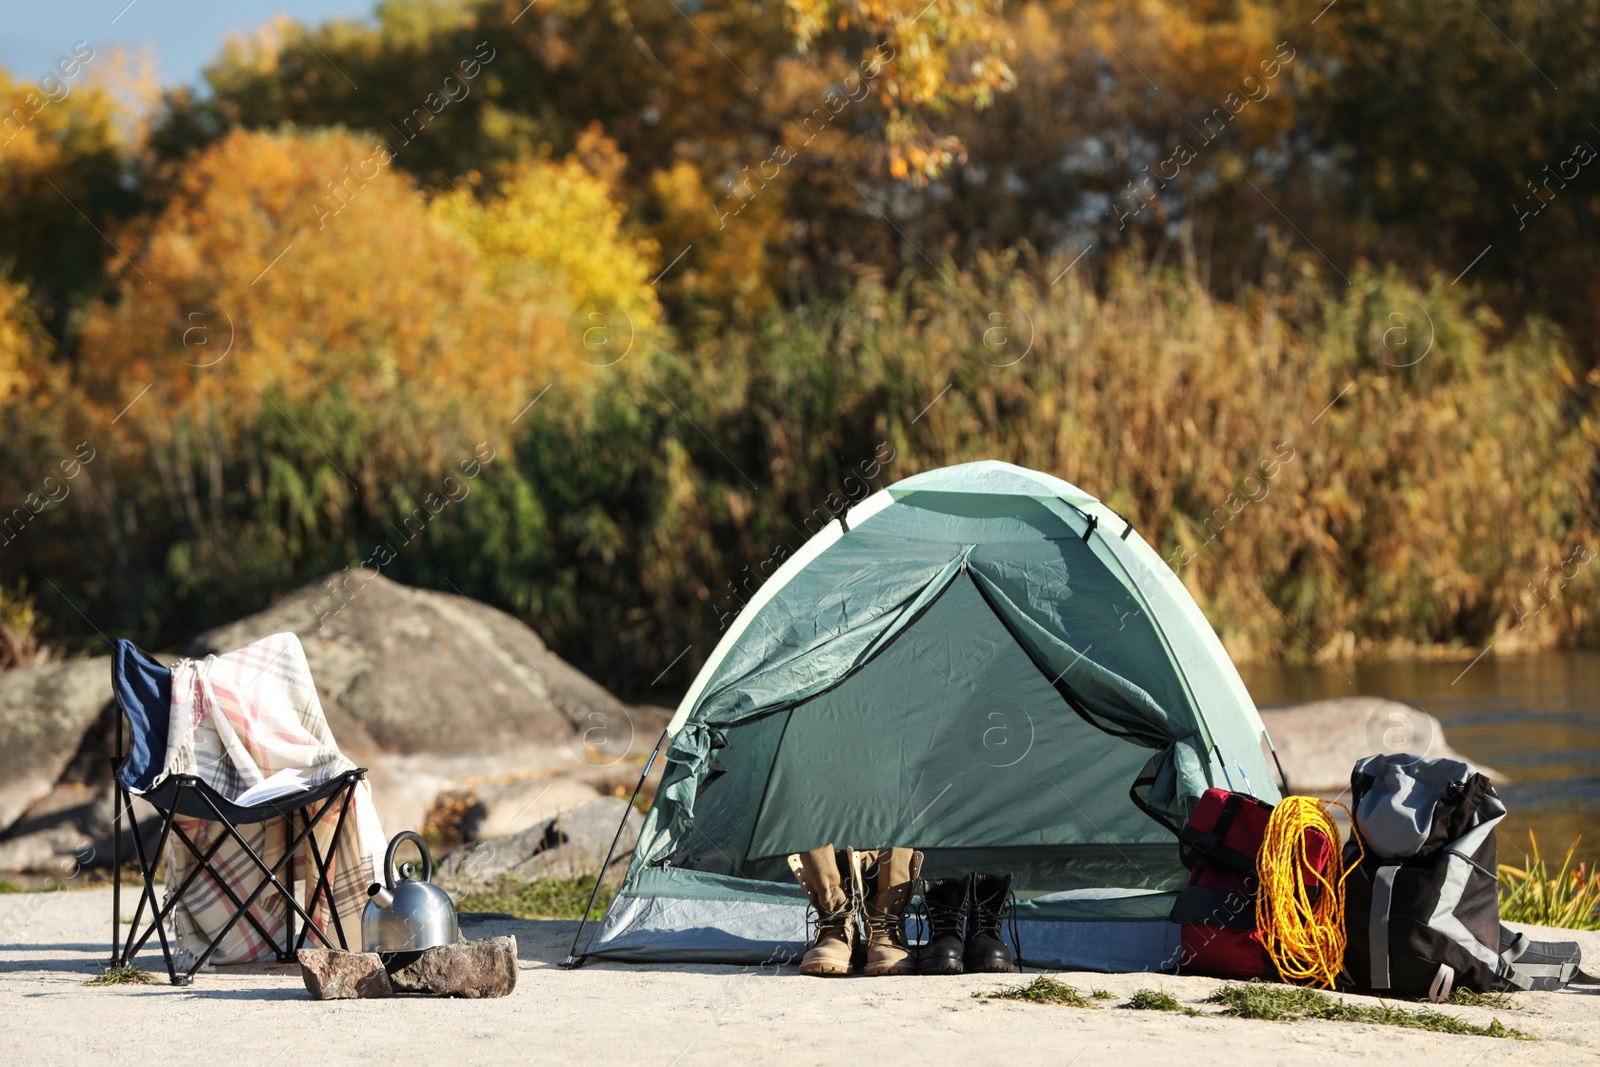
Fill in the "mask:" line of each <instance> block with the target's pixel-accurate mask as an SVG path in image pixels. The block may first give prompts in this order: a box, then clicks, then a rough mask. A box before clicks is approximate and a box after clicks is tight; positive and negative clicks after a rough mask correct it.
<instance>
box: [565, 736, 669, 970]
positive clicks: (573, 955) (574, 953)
mask: <svg viewBox="0 0 1600 1067" xmlns="http://www.w3.org/2000/svg"><path fill="white" fill-rule="evenodd" d="M666 740H667V731H666V730H662V731H661V736H660V737H658V738H656V747H655V748H653V749H651V750H650V758H649V759H647V760H645V761H644V770H642V771H640V772H639V784H638V785H636V786H634V787H633V796H631V797H629V798H628V808H627V811H624V812H623V813H622V821H621V822H619V823H618V824H617V832H616V835H615V836H614V837H612V838H611V847H610V848H608V849H606V858H605V862H604V863H602V864H600V873H599V874H596V875H595V876H594V891H593V892H591V893H590V894H589V906H588V907H586V908H584V909H583V919H582V920H581V921H580V922H579V923H578V932H577V933H575V934H573V935H572V948H571V949H569V950H568V952H567V961H566V962H565V963H563V964H562V965H561V966H563V967H565V968H569V969H570V968H576V967H580V966H582V965H583V959H584V957H580V956H579V955H578V940H579V938H581V937H583V928H584V927H585V926H586V925H588V923H589V914H590V913H591V912H593V911H594V902H595V901H596V900H597V899H598V898H599V896H600V886H601V885H602V884H603V883H604V882H605V880H606V870H607V868H609V867H610V866H611V857H612V856H613V855H614V854H615V853H616V851H617V842H618V841H621V840H622V831H623V830H625V829H627V826H628V812H631V811H632V810H633V806H634V804H636V803H638V800H639V794H640V793H641V792H643V791H644V780H645V779H646V778H648V777H650V768H651V767H653V766H655V762H656V756H657V754H659V753H660V752H661V746H662V745H663V744H664V743H665V742H666Z"/></svg>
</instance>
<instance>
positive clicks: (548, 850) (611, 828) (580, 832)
mask: <svg viewBox="0 0 1600 1067" xmlns="http://www.w3.org/2000/svg"><path fill="white" fill-rule="evenodd" d="M624 814H626V816H627V821H626V823H624V822H623V816H624ZM618 824H622V826H623V829H622V837H621V838H620V839H619V840H618V841H617V851H616V852H615V854H613V856H612V858H611V864H610V866H609V867H608V868H607V873H608V874H610V873H613V872H620V871H622V870H626V869H627V866H628V861H629V860H630V859H631V858H632V856H633V846H634V845H635V844H637V843H638V840H639V832H640V831H641V830H642V829H643V828H644V817H643V816H641V815H640V814H639V812H638V809H636V808H633V807H632V806H631V805H629V803H628V802H627V801H626V800H623V799H621V798H619V797H599V798H597V799H595V800H591V801H589V802H588V803H586V804H583V805H581V806H579V807H577V808H575V809H573V810H572V811H569V812H563V813H561V814H559V815H557V816H555V817H554V818H552V819H549V820H548V821H546V822H543V823H540V824H538V825H536V826H532V827H529V828H528V829H526V830H523V831H522V832H521V833H518V834H513V835H512V836H510V837H503V838H499V839H497V840H493V841H479V842H475V843H473V844H470V845H466V846H464V847H462V848H459V849H457V850H456V851H454V852H452V853H450V854H449V855H448V856H446V857H445V858H444V859H443V860H442V861H441V862H440V864H439V873H440V875H441V876H442V877H444V878H446V879H449V880H452V881H455V882H457V883H468V884H470V883H487V882H494V881H496V880H498V879H499V878H500V877H502V876H503V875H510V876H512V877H514V878H520V879H524V880H532V879H535V878H547V877H573V876H576V875H584V874H594V873H595V872H596V871H598V870H599V869H600V865H601V863H602V862H604V860H605V856H606V851H607V850H608V849H609V848H610V847H611V840H612V838H613V837H615V836H616V833H617V826H618Z"/></svg>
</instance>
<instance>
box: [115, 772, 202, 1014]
mask: <svg viewBox="0 0 1600 1067" xmlns="http://www.w3.org/2000/svg"><path fill="white" fill-rule="evenodd" d="M179 792H180V793H181V792H182V790H181V789H180V790H179ZM177 810H178V808H177V804H173V806H172V807H171V808H170V809H169V810H168V811H167V813H166V818H165V819H163V820H162V824H161V837H160V838H159V839H158V840H157V842H156V847H155V854H156V856H157V857H158V858H159V857H160V855H161V850H162V848H163V847H165V846H166V843H167V838H168V835H169V834H170V833H171V832H172V828H173V820H174V819H175V818H176V817H177ZM133 847H134V851H135V853H137V855H138V857H139V872H140V874H141V875H142V876H143V878H144V892H143V893H142V894H141V895H140V897H139V906H138V907H137V908H135V909H134V913H133V925H132V926H131V927H129V929H128V946H129V947H128V948H126V949H125V951H124V953H123V957H122V962H123V963H124V964H127V963H132V962H133V958H134V956H136V955H137V954H138V952H139V949H141V948H143V947H144V943H145V942H146V941H148V940H149V939H150V931H149V930H146V931H145V934H144V936H143V937H141V938H139V941H138V944H137V945H135V944H134V935H135V934H137V933H138V930H139V920H140V918H141V917H142V916H143V915H144V906H145V903H146V902H148V903H149V905H150V914H151V915H152V916H153V920H152V923H151V925H152V927H153V928H154V930H155V934H156V936H157V937H158V938H160V939H161V956H162V958H163V959H164V960H165V961H166V965H167V977H168V978H169V979H170V980H171V982H172V984H173V985H186V984H187V983H186V982H180V981H178V969H177V967H176V965H175V964H174V962H173V959H172V946H171V945H170V944H168V943H167V931H166V928H165V927H166V924H165V922H164V921H163V920H164V918H165V916H164V915H163V914H162V911H161V907H160V905H159V904H157V903H156V890H155V866H154V864H152V863H151V862H150V858H149V857H148V856H146V855H145V850H144V841H143V840H142V839H141V838H140V836H139V835H138V834H134V835H133Z"/></svg>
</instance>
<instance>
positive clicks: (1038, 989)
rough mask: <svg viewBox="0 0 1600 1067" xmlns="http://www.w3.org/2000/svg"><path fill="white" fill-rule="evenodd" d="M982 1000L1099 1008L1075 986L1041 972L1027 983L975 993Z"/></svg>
mask: <svg viewBox="0 0 1600 1067" xmlns="http://www.w3.org/2000/svg"><path fill="white" fill-rule="evenodd" d="M972 995H973V996H974V997H976V998H978V999H980V1000H1025V1001H1027V1002H1029V1003H1030V1004H1065V1005H1067V1006H1068V1007H1070V1008H1098V1007H1099V1006H1100V1005H1098V1004H1096V1003H1095V1002H1094V1000H1093V999H1091V998H1090V997H1086V996H1084V995H1083V994H1082V993H1081V992H1079V991H1078V989H1077V988H1076V987H1074V986H1069V985H1066V984H1065V983H1063V982H1058V981H1056V980H1055V979H1054V978H1051V977H1050V976H1049V975H1047V974H1041V975H1040V976H1039V977H1037V978H1035V979H1034V980H1033V981H1031V982H1029V983H1028V984H1027V985H1017V986H1007V987H1005V988H1004V989H997V990H995V991H993V992H991V993H974V994H972Z"/></svg>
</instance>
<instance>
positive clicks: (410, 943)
mask: <svg viewBox="0 0 1600 1067" xmlns="http://www.w3.org/2000/svg"><path fill="white" fill-rule="evenodd" d="M406 841H412V842H414V843H415V844H416V846H417V851H419V852H421V853H422V870H421V877H418V876H417V875H418V871H417V868H416V867H415V866H414V865H412V864H410V863H405V864H402V865H401V866H400V871H399V873H398V874H397V873H396V872H395V866H394V854H395V852H396V851H397V850H398V849H399V848H400V846H401V844H403V843H404V842H406ZM432 870H433V853H432V852H430V851H428V843H427V842H426V841H424V840H423V839H422V835H421V834H419V833H417V832H416V831H414V830H402V831H400V832H399V833H398V834H395V835H394V839H393V840H392V841H390V842H389V851H388V852H386V853H384V856H383V877H384V881H383V882H374V883H373V884H372V885H371V886H370V887H369V888H368V889H367V906H366V909H365V910H364V911H362V913H361V947H362V949H363V950H365V951H367V952H420V951H421V950H423V949H425V948H435V947H437V946H439V945H451V944H454V943H455V941H456V938H457V936H458V931H457V927H456V906H455V905H454V904H452V903H451V902H450V894H448V893H446V892H445V891H444V890H443V889H441V888H439V887H438V886H436V885H434V884H433V883H432V882H430V881H428V875H429V873H430V872H431V871H432Z"/></svg>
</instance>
